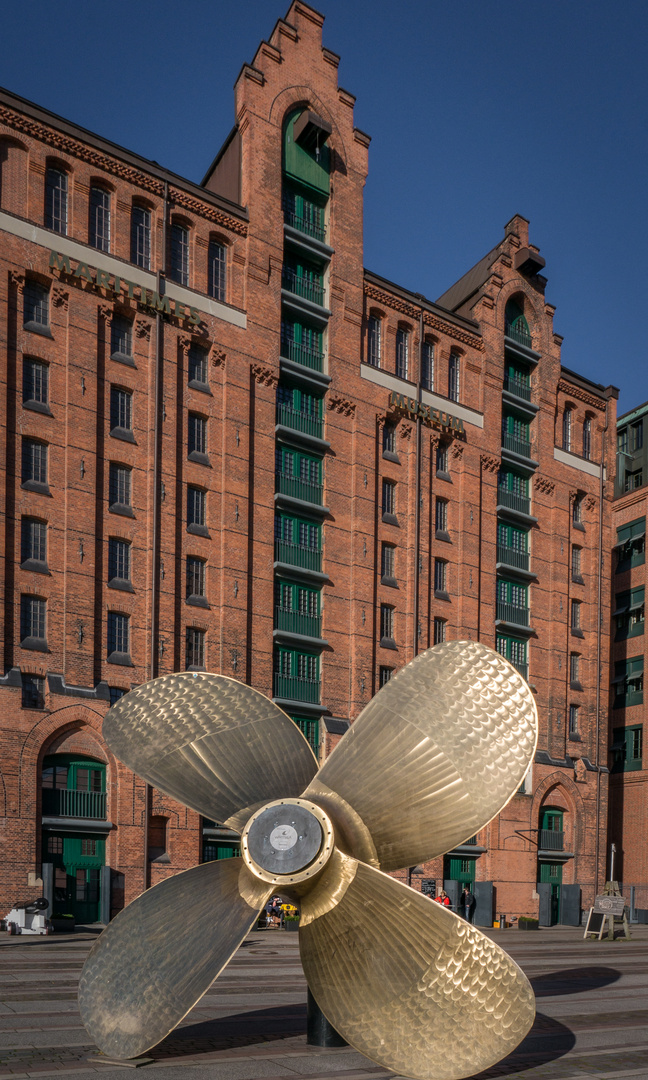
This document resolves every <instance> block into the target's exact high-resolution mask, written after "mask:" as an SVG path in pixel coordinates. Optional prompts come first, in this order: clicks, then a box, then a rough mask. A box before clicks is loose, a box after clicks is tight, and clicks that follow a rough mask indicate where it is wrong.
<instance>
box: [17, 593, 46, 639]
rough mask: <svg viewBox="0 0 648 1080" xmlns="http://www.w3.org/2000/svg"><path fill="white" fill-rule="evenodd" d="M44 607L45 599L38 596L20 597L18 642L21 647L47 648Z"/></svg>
mask: <svg viewBox="0 0 648 1080" xmlns="http://www.w3.org/2000/svg"><path fill="white" fill-rule="evenodd" d="M46 609H47V601H46V600H43V599H41V598H40V597H38V596H21V597H20V644H21V645H22V647H23V649H41V650H45V649H46V648H47V639H46V636H45V613H46Z"/></svg>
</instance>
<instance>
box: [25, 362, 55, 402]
mask: <svg viewBox="0 0 648 1080" xmlns="http://www.w3.org/2000/svg"><path fill="white" fill-rule="evenodd" d="M48 401H49V366H48V365H47V364H44V363H43V362H42V360H30V359H28V358H25V359H24V360H23V405H47V403H48Z"/></svg>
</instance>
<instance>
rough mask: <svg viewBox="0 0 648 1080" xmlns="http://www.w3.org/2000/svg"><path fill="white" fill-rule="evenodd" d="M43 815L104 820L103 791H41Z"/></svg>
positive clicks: (104, 798)
mask: <svg viewBox="0 0 648 1080" xmlns="http://www.w3.org/2000/svg"><path fill="white" fill-rule="evenodd" d="M43 813H44V814H46V815H48V816H51V817H70V818H93V819H95V820H105V817H106V792H105V791H66V790H62V791H52V790H51V789H48V788H44V789H43Z"/></svg>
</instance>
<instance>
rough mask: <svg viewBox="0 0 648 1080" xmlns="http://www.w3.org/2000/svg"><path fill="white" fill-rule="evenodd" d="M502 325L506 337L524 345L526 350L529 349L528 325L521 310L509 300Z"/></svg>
mask: <svg viewBox="0 0 648 1080" xmlns="http://www.w3.org/2000/svg"><path fill="white" fill-rule="evenodd" d="M504 323H505V330H504V332H505V334H506V336H507V337H510V338H513V340H514V341H518V342H519V343H520V344H521V345H526V347H527V348H528V349H530V348H531V333H530V331H529V324H528V322H527V321H526V319H525V317H524V312H523V310H522V308H521V307H520V305H519V303H517V302H516V301H515V300H509V301H508V303H507V305H506V312H505V315H504Z"/></svg>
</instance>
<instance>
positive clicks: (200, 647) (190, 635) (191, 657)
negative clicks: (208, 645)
mask: <svg viewBox="0 0 648 1080" xmlns="http://www.w3.org/2000/svg"><path fill="white" fill-rule="evenodd" d="M186 644H187V648H186V657H185V660H186V665H185V666H186V668H187V671H195V670H196V669H199V670H202V669H203V668H204V667H205V631H204V630H198V629H197V628H196V627H195V626H188V627H187V639H186Z"/></svg>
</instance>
